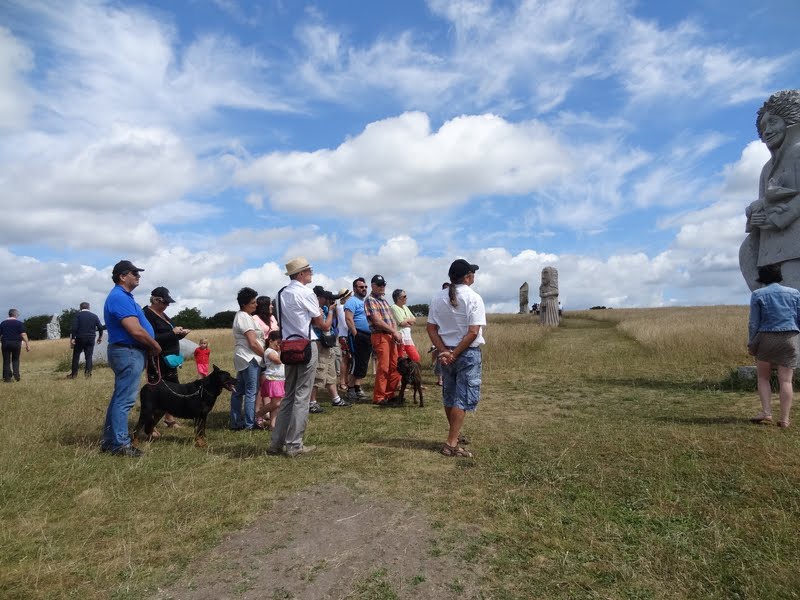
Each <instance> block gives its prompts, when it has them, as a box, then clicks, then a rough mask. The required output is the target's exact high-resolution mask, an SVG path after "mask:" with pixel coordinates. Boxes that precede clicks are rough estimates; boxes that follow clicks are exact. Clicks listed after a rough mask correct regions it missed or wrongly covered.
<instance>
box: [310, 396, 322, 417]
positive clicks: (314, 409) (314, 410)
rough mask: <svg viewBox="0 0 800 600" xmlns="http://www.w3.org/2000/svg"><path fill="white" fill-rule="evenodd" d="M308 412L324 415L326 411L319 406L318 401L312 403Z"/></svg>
mask: <svg viewBox="0 0 800 600" xmlns="http://www.w3.org/2000/svg"><path fill="white" fill-rule="evenodd" d="M308 412H310V413H312V414H315V415H318V414H319V413H324V412H325V409H324V408H322V407H321V406H320V405H319V402H317V401H316V400H315V401H314V402H312V403H311V404H310V405H309V407H308Z"/></svg>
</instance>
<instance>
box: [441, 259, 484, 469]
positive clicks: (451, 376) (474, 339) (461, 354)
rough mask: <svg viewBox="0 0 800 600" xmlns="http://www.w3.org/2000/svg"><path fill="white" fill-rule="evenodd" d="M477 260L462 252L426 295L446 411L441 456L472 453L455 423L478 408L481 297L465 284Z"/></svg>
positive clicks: (469, 455) (470, 279)
mask: <svg viewBox="0 0 800 600" xmlns="http://www.w3.org/2000/svg"><path fill="white" fill-rule="evenodd" d="M477 270H478V265H473V264H470V263H469V262H468V261H466V260H464V259H463V258H459V259H458V260H455V261H453V263H452V264H451V265H450V270H449V271H448V275H449V276H450V286H449V287H448V288H447V289H446V290H442V291H440V292H438V293H437V294H436V296H434V297H433V300H431V304H430V308H429V312H428V325H427V331H428V337H430V339H431V342H432V343H433V345H434V346H435V347H436V350H437V351H438V352H439V362H440V363H441V365H442V379H443V386H442V400H443V402H444V412H445V415H446V416H447V423H448V432H447V441H446V442H445V443H444V445H443V446H442V450H441V453H442V454H443V455H444V456H449V457H458V458H472V453H471V452H469V451H467V450H465V449H464V448H463V447H462V444H466V443H467V441H466V438H464V436H462V435H461V427H462V426H463V424H464V417H465V416H466V413H467V412H473V411H475V410H476V409H477V408H478V401H479V400H480V397H481V370H482V359H481V348H480V347H481V345H482V344H483V343H484V340H483V328H484V327H485V326H486V309H485V308H484V304H483V299H482V298H481V297H480V295H478V294H477V293H476V292H474V291H473V290H472V289H470V286H472V284H473V283H475V272H476V271H477Z"/></svg>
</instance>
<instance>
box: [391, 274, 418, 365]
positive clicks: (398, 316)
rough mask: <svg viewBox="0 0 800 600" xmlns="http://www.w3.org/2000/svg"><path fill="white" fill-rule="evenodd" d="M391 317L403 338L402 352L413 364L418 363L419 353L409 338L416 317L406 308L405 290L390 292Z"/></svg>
mask: <svg viewBox="0 0 800 600" xmlns="http://www.w3.org/2000/svg"><path fill="white" fill-rule="evenodd" d="M392 301H393V302H394V304H392V315H393V316H394V322H395V325H396V326H397V329H398V331H399V332H400V335H401V336H403V351H404V352H405V353H406V356H408V358H410V359H411V360H413V361H414V362H417V363H418V362H419V352H417V347H416V346H415V345H414V338H413V337H411V326H412V325H413V324H414V323H416V322H417V317H415V316H414V313H412V312H411V309H409V308H408V295H407V294H406V291H405V290H401V289H397V290H395V291H393V292H392Z"/></svg>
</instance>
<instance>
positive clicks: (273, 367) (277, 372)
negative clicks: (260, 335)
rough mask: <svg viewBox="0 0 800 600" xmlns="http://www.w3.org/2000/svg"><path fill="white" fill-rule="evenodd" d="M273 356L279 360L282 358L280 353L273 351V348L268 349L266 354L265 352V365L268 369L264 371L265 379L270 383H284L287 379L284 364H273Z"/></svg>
mask: <svg viewBox="0 0 800 600" xmlns="http://www.w3.org/2000/svg"><path fill="white" fill-rule="evenodd" d="M273 354H274V355H275V356H277V357H278V358H280V357H281V355H280V354H279V353H278V351H277V350H273V349H272V348H267V350H266V352H264V364H265V365H266V369H264V377H266V378H267V379H269V380H270V381H283V380H284V379H286V372H285V371H284V368H283V363H274V362H272V361H271V360H270V359H269V357H270V355H273Z"/></svg>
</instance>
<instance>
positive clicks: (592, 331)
mask: <svg viewBox="0 0 800 600" xmlns="http://www.w3.org/2000/svg"><path fill="white" fill-rule="evenodd" d="M737 315H738V316H737ZM745 327H746V309H744V308H738V307H710V308H702V309H660V310H655V311H650V310H642V311H633V310H632V311H616V310H615V311H591V313H569V314H567V315H566V318H565V320H564V322H563V325H562V327H560V328H558V329H557V330H542V329H540V328H539V327H538V326H537V325H536V322H535V320H534V319H533V318H532V317H529V316H527V315H504V316H490V326H489V328H488V329H487V332H486V335H487V339H488V344H487V347H486V348H485V351H484V357H485V370H484V386H483V399H482V402H481V406H480V410H479V412H478V413H477V414H476V415H475V416H474V417H473V416H471V417H470V418H469V419H468V421H467V426H466V429H467V433H468V434H469V435H470V437H472V439H473V448H474V450H475V453H476V456H477V458H476V459H475V460H472V461H454V460H448V459H444V458H443V457H441V456H439V455H438V454H437V452H436V450H437V448H438V447H439V444H440V443H441V441H442V440H443V436H444V431H445V429H444V428H445V423H444V418H443V415H442V411H441V407H440V405H439V404H438V403H437V401H436V392H437V388H436V386H435V385H434V383H433V381H434V380H433V375H432V373H431V371H430V370H429V368H426V369H425V372H424V375H425V378H426V385H427V390H426V394H427V400H428V406H427V407H426V408H425V409H422V410H420V409H416V408H407V409H405V410H398V411H388V412H387V411H382V410H379V409H373V408H372V407H370V406H365V405H359V406H356V407H354V408H353V409H349V410H347V411H334V410H328V411H327V412H326V413H325V414H323V415H312V418H311V421H310V424H309V429H308V441H309V443H312V444H318V445H319V446H320V451H319V452H318V453H317V454H316V455H312V456H310V457H307V458H304V459H301V460H298V461H289V460H281V459H274V458H269V457H266V456H265V455H264V450H265V449H266V443H267V441H266V436H265V435H264V434H260V433H253V434H246V433H234V432H230V431H227V430H226V428H225V427H226V423H227V414H226V413H227V410H228V403H227V402H226V401H225V398H224V397H223V398H222V399H221V401H220V402H219V403H218V405H217V407H216V408H215V411H214V413H212V418H211V425H210V430H209V442H210V447H209V448H208V449H207V450H202V451H201V450H198V449H196V448H194V447H193V445H192V435H191V431H190V428H189V427H184V428H183V429H181V430H178V431H177V432H173V431H169V432H166V434H165V436H164V438H162V439H161V440H160V441H159V442H156V443H153V444H151V445H149V446H148V447H146V450H147V452H146V455H145V457H144V458H143V459H141V460H133V461H130V460H122V459H118V458H114V457H109V456H106V455H101V454H100V453H99V452H98V448H97V442H98V440H99V437H100V427H101V423H102V420H103V412H104V410H105V407H106V404H107V401H108V397H109V395H110V390H111V385H112V374H111V372H110V370H109V369H99V370H98V371H97V372H96V375H95V377H93V378H92V379H91V380H88V381H85V380H82V379H81V380H77V381H66V380H64V379H63V373H59V372H56V370H55V369H56V365H57V363H58V361H59V360H61V358H62V357H63V354H64V352H65V350H64V347H61V346H59V344H62V343H65V342H37V343H36V344H34V345H33V349H32V351H31V353H30V354H28V355H24V356H23V364H22V371H23V381H22V382H21V383H19V384H9V385H0V519H2V528H0V596H2V597H3V598H20V599H21V598H25V599H29V598H34V599H36V598H66V597H75V598H82V599H83V598H109V597H112V598H134V597H135V598H140V597H145V596H147V595H148V593H149V592H152V590H154V589H155V587H156V586H158V585H159V584H160V583H164V582H167V581H169V580H170V579H172V578H173V577H174V576H175V574H176V573H178V572H180V571H181V570H182V569H183V568H184V567H185V565H186V564H187V562H188V561H191V560H192V559H193V558H194V557H196V556H197V555H198V553H200V552H202V551H203V550H204V549H207V548H210V547H212V546H214V545H215V544H216V543H217V542H218V540H219V539H220V537H221V536H223V535H225V534H226V533H227V532H230V531H232V530H235V529H237V528H240V527H243V526H246V525H247V524H248V523H250V522H252V521H253V520H254V519H258V518H265V516H266V515H267V514H268V513H267V511H269V509H270V508H271V507H272V506H273V502H274V501H275V500H276V499H278V498H280V497H281V496H282V495H283V494H286V493H291V492H293V491H297V490H301V489H303V488H305V487H307V486H309V485H312V484H317V483H321V482H325V481H336V482H338V483H343V484H345V485H348V486H351V487H353V488H355V489H356V490H358V491H359V492H361V493H367V494H371V495H373V496H375V497H376V498H381V497H386V498H388V497H391V498H395V499H397V500H399V501H403V502H407V503H410V504H413V505H416V506H418V507H419V508H421V509H424V510H426V511H427V512H428V513H429V514H430V515H431V518H432V519H433V521H434V523H435V525H436V526H437V527H440V528H442V529H443V530H445V531H449V532H452V533H453V535H458V536H461V537H462V538H463V536H466V539H467V540H468V544H467V545H468V548H469V549H468V552H467V554H466V555H465V556H461V557H460V558H461V559H462V560H464V561H465V563H466V568H469V564H470V563H471V562H474V561H479V562H481V563H482V564H483V572H484V573H485V577H484V581H483V584H482V590H483V591H482V597H483V598H498V599H501V598H502V599H509V598H520V599H528V598H658V599H661V598H667V599H671V598H675V599H679V598H680V599H684V598H687V599H688V598H719V599H728V598H796V597H797V590H798V589H800V576H798V573H797V570H796V569H795V567H794V565H795V564H796V561H797V559H800V550H798V546H797V544H796V539H795V533H794V532H795V530H796V527H797V524H798V521H799V517H800V495H798V491H797V490H798V489H800V452H799V451H800V437H799V436H798V435H797V432H796V431H795V430H794V429H790V430H787V431H781V430H778V429H777V428H775V427H771V428H767V427H755V426H751V425H749V423H747V421H746V417H747V416H748V415H749V414H750V413H751V412H753V411H755V408H756V406H755V405H756V401H755V397H754V395H753V394H751V393H744V392H721V391H720V390H719V386H718V385H716V383H717V382H718V381H719V380H721V379H722V378H724V377H725V376H726V374H727V373H728V372H729V371H730V370H731V369H732V368H734V367H736V366H738V365H740V364H746V362H749V361H748V359H747V357H746V356H744V355H743V354H742V353H741V352H740V349H742V348H743V345H744V337H745V333H744V331H745V329H744V328H745ZM676 330H679V331H680V332H684V334H683V335H680V334H679V335H676ZM658 332H660V333H658ZM687 332H688V334H691V335H687ZM737 332H738V333H737ZM203 333H206V334H208V337H209V338H210V339H211V347H212V360H213V362H215V363H216V364H218V365H219V366H220V367H223V368H228V369H230V368H231V363H232V359H231V356H232V351H231V338H230V333H229V332H227V331H213V332H203ZM698 334H699V335H698ZM198 337H199V333H198ZM414 337H415V340H416V342H417V345H418V346H419V348H420V350H421V354H423V357H424V358H423V362H424V364H425V365H426V366H427V365H428V361H427V355H425V353H424V352H425V350H427V348H428V346H429V344H428V342H427V339H426V336H425V333H424V323H420V324H418V325H417V327H415V330H414ZM193 338H194V339H197V338H196V337H195V336H194V335H193ZM661 338H664V339H661ZM692 339H694V340H695V342H696V343H692V341H691V340H692ZM687 340H688V341H687ZM192 373H193V364H192V363H188V364H187V365H186V366H185V367H184V371H183V375H182V377H183V378H184V379H189V378H191V375H192ZM323 399H324V396H323ZM134 412H135V411H134ZM132 418H135V415H132ZM425 544H426V541H425V540H421V541H420V547H421V548H425V547H426V546H425ZM431 551H432V550H431ZM436 551H437V552H448V551H449V550H448V549H447V548H438V549H436ZM355 583H356V582H354V585H355Z"/></svg>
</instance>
